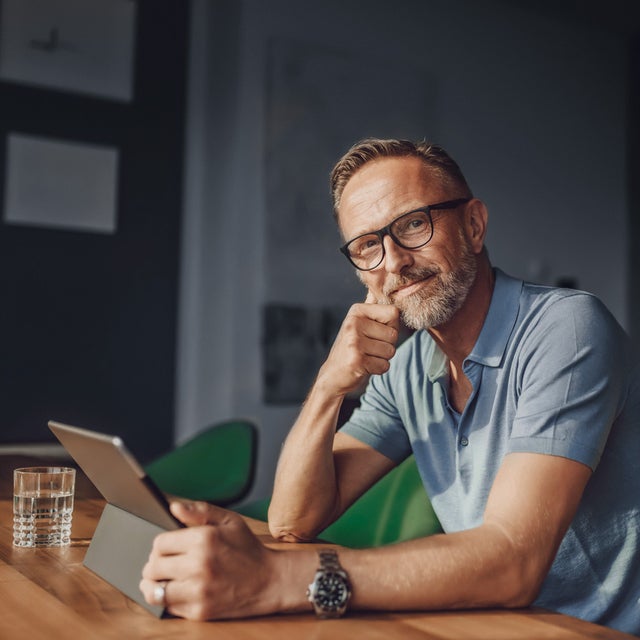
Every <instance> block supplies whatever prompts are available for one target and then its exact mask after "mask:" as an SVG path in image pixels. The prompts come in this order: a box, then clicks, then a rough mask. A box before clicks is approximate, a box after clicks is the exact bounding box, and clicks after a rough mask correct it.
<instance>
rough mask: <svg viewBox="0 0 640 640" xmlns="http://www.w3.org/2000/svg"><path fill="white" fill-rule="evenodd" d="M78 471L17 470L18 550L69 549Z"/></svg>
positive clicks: (15, 521)
mask: <svg viewBox="0 0 640 640" xmlns="http://www.w3.org/2000/svg"><path fill="white" fill-rule="evenodd" d="M75 482H76V470H75V469H72V468H71V467H25V468H22V469H15V470H14V471H13V544H14V545H15V546H16V547H66V546H68V545H69V544H70V543H71V519H72V516H73V494H74V490H75Z"/></svg>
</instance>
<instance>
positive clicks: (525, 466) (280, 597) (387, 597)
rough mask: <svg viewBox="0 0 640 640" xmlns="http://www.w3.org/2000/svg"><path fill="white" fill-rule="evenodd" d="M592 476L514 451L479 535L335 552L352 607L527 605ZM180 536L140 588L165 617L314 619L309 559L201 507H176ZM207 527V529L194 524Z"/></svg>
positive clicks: (174, 535)
mask: <svg viewBox="0 0 640 640" xmlns="http://www.w3.org/2000/svg"><path fill="white" fill-rule="evenodd" d="M590 474H591V471H590V469H589V468H588V467H586V466H585V465H583V464H581V463H578V462H575V461H572V460H569V459H566V458H561V457H557V456H548V455H542V454H533V453H512V454H509V455H508V456H506V458H505V460H504V462H503V464H502V466H501V468H500V471H499V472H498V475H497V477H496V479H495V482H494V485H493V487H492V490H491V493H490V496H489V499H488V502H487V506H486V510H485V515H484V522H483V524H482V525H480V526H479V527H476V528H474V529H469V530H467V531H461V532H458V533H452V534H442V535H434V536H431V537H428V538H422V539H419V540H413V541H410V542H405V543H401V544H397V545H389V546H386V547H381V548H378V549H367V550H355V549H343V550H341V551H340V552H339V555H340V562H341V564H342V565H343V567H344V568H345V569H346V570H347V572H348V573H349V576H350V579H351V582H352V585H353V597H352V600H351V604H350V606H351V607H352V608H356V609H371V610H409V609H417V610H432V609H461V608H473V607H489V606H498V607H500V606H502V607H521V606H526V605H529V604H530V603H531V602H532V601H533V600H534V599H535V597H536V595H537V593H538V590H539V588H540V585H541V583H542V581H543V580H544V577H545V576H546V574H547V572H548V570H549V567H550V565H551V563H552V561H553V558H554V557H555V554H556V552H557V549H558V546H559V544H560V541H561V540H562V537H563V536H564V533H565V531H566V529H567V527H568V526H569V524H570V522H571V520H572V518H573V516H574V514H575V512H576V509H577V507H578V504H579V502H580V498H581V496H582V493H583V490H584V487H585V485H586V483H587V481H588V479H589V477H590ZM172 508H173V511H174V513H175V515H177V516H178V517H180V518H181V519H182V520H183V521H185V522H186V523H187V524H190V525H195V526H192V527H191V528H188V529H181V530H179V531H171V532H167V533H163V534H160V535H159V536H158V537H157V538H156V541H155V544H154V548H153V551H152V553H151V557H150V559H149V562H148V563H147V565H146V566H145V568H144V571H143V580H142V582H141V589H142V591H143V593H144V594H145V596H146V598H147V599H148V601H149V602H152V601H153V592H154V587H155V585H156V583H157V581H161V580H169V581H170V582H169V583H168V584H167V588H166V598H167V607H168V610H169V612H171V613H173V614H174V615H179V616H183V617H187V618H192V619H213V618H229V617H245V616H250V615H259V614H266V613H275V612H285V611H311V606H310V605H309V603H308V602H307V600H306V596H305V593H306V586H307V585H308V584H309V582H310V581H311V579H312V577H313V574H314V572H315V568H316V566H317V555H316V552H315V551H314V550H308V551H306V550H296V551H295V552H288V551H281V550H279V551H274V550H269V549H266V548H265V547H263V546H262V544H260V542H259V541H258V540H257V539H256V538H255V536H253V535H252V534H251V533H250V532H249V530H248V529H247V527H246V526H245V525H244V523H243V522H242V520H241V518H240V517H239V516H237V515H236V514H232V513H230V512H227V511H224V510H223V509H220V508H218V507H214V506H212V505H207V504H199V505H194V506H192V507H191V509H190V510H186V509H185V507H184V506H182V505H173V506H172ZM204 524H208V525H209V526H197V525H204Z"/></svg>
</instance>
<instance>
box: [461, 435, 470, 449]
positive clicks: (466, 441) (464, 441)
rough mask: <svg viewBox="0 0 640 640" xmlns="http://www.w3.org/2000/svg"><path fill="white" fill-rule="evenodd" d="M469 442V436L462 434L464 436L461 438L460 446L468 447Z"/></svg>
mask: <svg viewBox="0 0 640 640" xmlns="http://www.w3.org/2000/svg"><path fill="white" fill-rule="evenodd" d="M468 444H469V440H468V438H466V437H465V436H462V438H460V446H462V447H466V446H467V445H468Z"/></svg>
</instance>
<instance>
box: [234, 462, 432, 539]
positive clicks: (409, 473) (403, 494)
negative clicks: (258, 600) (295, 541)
mask: <svg viewBox="0 0 640 640" xmlns="http://www.w3.org/2000/svg"><path fill="white" fill-rule="evenodd" d="M269 502H270V500H269V499H268V498H267V499H265V500H259V501H256V502H252V503H248V504H244V505H241V506H240V507H239V508H238V509H237V511H239V512H240V513H242V514H244V515H246V516H250V517H252V518H256V519H258V520H266V519H267V510H268V508H269ZM441 531H442V527H441V526H440V522H439V521H438V518H437V516H436V514H435V513H434V511H433V507H432V506H431V502H430V500H429V498H428V496H427V494H426V492H425V490H424V486H423V485H422V480H421V478H420V474H419V473H418V468H417V466H416V461H415V458H414V457H413V456H410V457H409V458H407V459H406V460H405V461H404V462H402V463H401V464H399V465H398V466H397V467H395V468H394V469H392V470H391V471H390V472H389V473H388V474H387V475H386V476H384V477H383V478H381V479H380V480H378V482H377V483H376V484H374V485H373V486H372V487H371V488H370V489H369V490H368V491H367V492H366V493H364V494H363V495H362V496H360V498H358V500H356V501H355V502H354V503H353V504H352V505H351V507H349V509H347V510H346V511H345V512H344V513H343V514H342V516H341V517H340V518H338V520H336V521H335V522H334V523H333V524H332V525H330V526H329V527H327V528H326V529H325V530H324V531H323V532H322V533H320V534H319V535H318V537H319V538H320V539H321V540H326V541H327V542H334V543H336V544H340V545H342V546H345V547H353V548H358V549H362V548H365V547H378V546H381V545H385V544H392V543H394V542H402V541H404V540H413V539H414V538H420V537H423V536H428V535H432V534H434V533H440V532H441Z"/></svg>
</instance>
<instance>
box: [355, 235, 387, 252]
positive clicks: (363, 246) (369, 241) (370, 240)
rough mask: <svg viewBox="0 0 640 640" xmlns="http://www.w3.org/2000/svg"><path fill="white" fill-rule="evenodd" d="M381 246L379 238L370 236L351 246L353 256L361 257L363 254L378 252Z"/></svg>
mask: <svg viewBox="0 0 640 640" xmlns="http://www.w3.org/2000/svg"><path fill="white" fill-rule="evenodd" d="M379 246H380V239H379V238H378V237H377V236H368V237H365V238H360V239H359V240H358V241H357V242H354V243H353V244H352V245H351V246H350V250H351V254H352V255H355V256H361V255H363V254H367V253H371V252H372V251H376V250H377V249H378V247H379Z"/></svg>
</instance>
